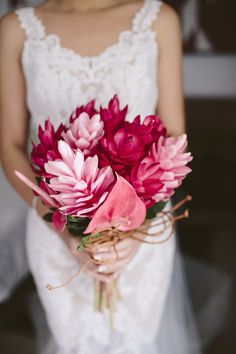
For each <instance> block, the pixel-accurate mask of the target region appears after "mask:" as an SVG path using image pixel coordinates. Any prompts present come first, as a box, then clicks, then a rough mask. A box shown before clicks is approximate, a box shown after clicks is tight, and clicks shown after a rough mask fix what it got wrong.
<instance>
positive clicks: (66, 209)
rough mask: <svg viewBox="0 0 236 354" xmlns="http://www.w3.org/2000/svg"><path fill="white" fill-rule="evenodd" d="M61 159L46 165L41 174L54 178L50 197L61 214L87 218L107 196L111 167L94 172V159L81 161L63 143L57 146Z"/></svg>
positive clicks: (111, 180)
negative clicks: (44, 171) (57, 204)
mask: <svg viewBox="0 0 236 354" xmlns="http://www.w3.org/2000/svg"><path fill="white" fill-rule="evenodd" d="M58 150H59V152H60V154H61V159H57V160H55V161H49V162H47V163H46V164H45V170H46V171H47V172H48V173H50V174H51V175H53V176H55V177H53V178H51V179H50V183H49V186H50V188H51V189H53V190H54V191H55V192H58V194H53V195H51V198H54V199H56V201H57V202H58V203H59V204H60V207H59V210H60V212H61V213H62V214H65V215H68V214H70V215H73V216H79V217H91V216H92V215H93V214H94V213H95V211H96V210H97V208H98V207H99V206H100V205H101V204H102V203H103V202H104V200H105V199H106V197H107V195H108V193H109V192H110V190H111V188H112V186H113V184H114V183H115V177H114V174H113V171H112V169H111V167H109V166H108V167H104V168H101V169H99V168H98V158H97V156H96V155H95V156H93V157H87V159H85V157H84V155H83V153H82V151H81V150H80V149H77V151H76V152H74V151H73V149H72V148H71V147H70V146H69V145H68V144H67V143H66V142H64V141H62V140H60V141H59V142H58Z"/></svg>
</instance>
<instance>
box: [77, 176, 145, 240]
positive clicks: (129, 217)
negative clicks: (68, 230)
mask: <svg viewBox="0 0 236 354" xmlns="http://www.w3.org/2000/svg"><path fill="white" fill-rule="evenodd" d="M145 216H146V207H145V204H144V203H143V202H142V200H141V199H140V198H139V197H138V196H137V194H136V192H135V190H134V188H133V187H132V186H131V185H130V184H129V183H128V182H127V181H126V180H125V179H124V178H123V177H121V176H119V175H117V182H116V184H115V185H114V187H113V189H112V191H111V192H110V194H109V196H108V197H107V199H106V201H105V202H104V203H103V204H102V205H101V206H100V208H99V209H98V210H97V211H96V213H95V215H94V216H93V218H92V220H91V221H90V223H89V225H88V227H87V229H86V230H85V232H84V233H85V234H86V233H94V232H99V231H103V230H106V229H108V228H110V227H115V228H117V229H118V230H121V231H128V230H133V229H136V228H137V227H139V226H140V225H141V224H142V223H143V222H144V219H145Z"/></svg>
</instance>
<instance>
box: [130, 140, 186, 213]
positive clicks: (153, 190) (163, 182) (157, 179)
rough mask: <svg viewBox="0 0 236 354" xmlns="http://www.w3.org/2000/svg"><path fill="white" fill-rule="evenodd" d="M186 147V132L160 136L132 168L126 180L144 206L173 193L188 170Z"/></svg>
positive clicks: (148, 205) (165, 198)
mask: <svg viewBox="0 0 236 354" xmlns="http://www.w3.org/2000/svg"><path fill="white" fill-rule="evenodd" d="M186 147H187V135H186V134H183V135H181V136H178V137H167V138H164V137H163V136H161V137H160V138H159V140H158V142H157V143H156V144H155V143H154V144H153V145H152V149H151V152H150V154H149V155H148V156H147V157H145V158H144V159H143V160H142V161H141V163H137V164H136V166H134V167H133V169H132V171H131V175H130V183H131V184H132V185H133V187H134V189H135V190H136V192H137V194H138V195H139V196H140V197H141V198H142V200H143V201H144V202H145V204H146V206H147V207H150V206H152V205H153V204H154V203H157V202H160V201H164V200H167V199H168V198H169V197H170V196H171V195H173V194H174V190H175V189H176V188H177V187H179V186H180V185H181V183H182V180H183V179H184V178H185V177H186V175H187V174H188V173H189V172H191V169H190V168H189V167H188V166H186V165H187V163H188V162H190V161H191V160H192V156H191V153H190V152H184V151H185V149H186Z"/></svg>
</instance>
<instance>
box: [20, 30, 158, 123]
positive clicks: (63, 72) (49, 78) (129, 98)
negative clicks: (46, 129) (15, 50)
mask: <svg viewBox="0 0 236 354" xmlns="http://www.w3.org/2000/svg"><path fill="white" fill-rule="evenodd" d="M157 60H158V47H157V43H156V40H155V36H154V33H153V36H150V33H148V36H147V35H146V34H145V32H143V33H141V34H139V35H137V36H132V38H131V36H130V33H129V32H128V31H127V32H123V33H121V35H120V38H119V41H118V42H117V43H116V44H114V45H112V46H110V47H108V48H107V49H106V50H105V51H103V52H102V53H101V54H100V55H98V56H93V57H85V56H81V55H79V54H78V53H76V52H75V51H73V50H71V49H68V48H65V47H62V46H61V45H60V41H59V38H58V37H57V36H56V35H48V36H47V37H46V38H44V39H43V40H41V39H39V40H30V39H28V40H26V41H25V43H24V49H23V53H22V65H23V70H24V74H25V78H26V86H27V101H28V105H29V109H30V110H31V112H32V113H35V114H37V115H41V116H44V115H45V114H46V115H57V116H60V118H59V119H60V121H61V119H62V117H63V116H67V115H68V114H69V113H71V111H72V110H73V109H75V107H76V106H78V105H81V104H85V103H86V102H88V101H89V100H91V99H94V98H95V99H96V103H97V106H99V105H100V104H102V105H106V104H107V103H108V101H109V100H110V98H111V97H112V96H113V95H114V94H118V95H119V97H120V101H121V104H122V103H123V104H124V105H125V104H127V103H128V104H129V106H130V110H131V111H133V112H132V113H133V114H135V112H136V111H137V112H139V113H142V111H144V110H145V108H144V107H145V106H148V107H149V110H150V109H152V108H150V107H154V106H155V104H156V100H157ZM149 113H150V112H149Z"/></svg>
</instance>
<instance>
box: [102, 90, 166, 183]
mask: <svg viewBox="0 0 236 354" xmlns="http://www.w3.org/2000/svg"><path fill="white" fill-rule="evenodd" d="M127 110H128V106H125V108H123V109H122V110H121V109H120V106H119V99H118V97H117V96H116V95H115V96H114V97H113V99H112V100H110V102H109V105H108V108H105V109H104V108H101V109H100V114H101V118H102V120H103V121H104V135H103V137H102V138H101V140H100V141H99V144H98V146H97V149H96V153H97V155H98V157H99V163H100V165H101V166H109V165H110V166H111V167H112V168H113V170H115V171H117V172H118V173H119V174H120V175H122V176H124V177H125V178H126V179H127V180H129V172H130V169H131V167H132V166H133V165H134V164H135V163H136V162H137V161H141V159H143V158H144V157H145V156H147V153H148V151H149V150H150V148H151V145H152V143H153V142H157V141H158V139H159V138H160V136H166V129H165V127H164V126H163V124H162V122H161V120H160V118H159V117H157V116H155V115H150V116H147V117H145V119H144V122H143V123H141V120H140V115H138V116H137V117H135V118H134V120H133V122H128V121H125V118H126V114H127Z"/></svg>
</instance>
